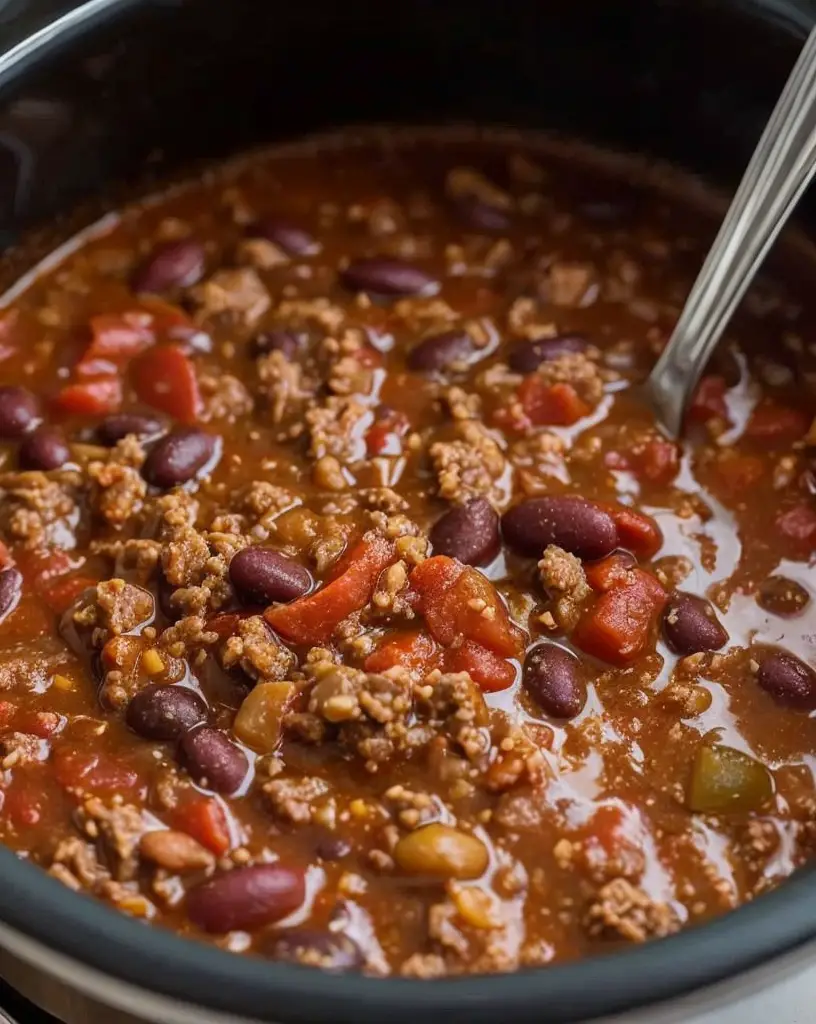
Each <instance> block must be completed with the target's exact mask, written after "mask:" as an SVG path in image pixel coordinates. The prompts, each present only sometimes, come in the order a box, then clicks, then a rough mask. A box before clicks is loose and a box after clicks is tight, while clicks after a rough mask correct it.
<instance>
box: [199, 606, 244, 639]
mask: <svg viewBox="0 0 816 1024" xmlns="http://www.w3.org/2000/svg"><path fill="white" fill-rule="evenodd" d="M250 614H251V613H250ZM243 617H244V616H243V615H242V614H241V613H240V612H221V613H220V614H218V615H213V616H212V618H210V619H207V632H210V633H217V634H218V638H219V640H229V638H230V637H231V636H235V634H236V633H237V632H238V623H239V622H240V621H241V619H242V618H243Z"/></svg>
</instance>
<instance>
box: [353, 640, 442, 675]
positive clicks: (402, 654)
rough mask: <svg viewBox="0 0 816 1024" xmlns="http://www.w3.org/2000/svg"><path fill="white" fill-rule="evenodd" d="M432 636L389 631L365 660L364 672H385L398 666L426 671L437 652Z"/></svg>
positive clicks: (428, 670)
mask: <svg viewBox="0 0 816 1024" xmlns="http://www.w3.org/2000/svg"><path fill="white" fill-rule="evenodd" d="M438 653H439V652H438V648H437V646H436V644H435V643H434V640H433V637H430V636H428V634H427V633H419V632H416V631H414V632H404V633H402V632H400V633H390V634H389V635H388V636H386V637H385V638H384V640H383V641H382V642H381V643H380V645H379V647H377V649H376V650H375V651H373V652H372V653H371V654H369V656H368V657H367V658H366V660H365V665H364V666H363V667H364V668H365V670H366V672H386V671H387V670H388V669H389V668H395V667H396V666H398V665H399V666H400V667H402V668H407V669H412V670H413V671H415V672H420V673H423V674H424V673H427V672H430V670H431V668H432V667H433V663H434V661H435V659H436V657H437V654H438Z"/></svg>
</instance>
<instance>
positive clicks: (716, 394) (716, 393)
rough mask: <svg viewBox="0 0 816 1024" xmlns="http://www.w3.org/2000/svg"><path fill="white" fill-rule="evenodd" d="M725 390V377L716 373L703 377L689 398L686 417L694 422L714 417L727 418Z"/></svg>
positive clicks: (703, 421) (702, 421)
mask: <svg viewBox="0 0 816 1024" xmlns="http://www.w3.org/2000/svg"><path fill="white" fill-rule="evenodd" d="M727 390H728V388H727V385H726V382H725V377H720V376H719V375H718V374H712V375H711V376H709V377H703V379H702V380H701V381H700V383H699V384H698V385H697V390H696V391H695V392H694V396H693V397H692V399H691V404H690V405H689V409H688V414H687V415H688V418H689V419H690V420H693V421H694V422H696V423H705V422H706V421H707V420H711V419H715V418H717V419H722V420H728V406H727V404H726V401H725V393H726V391H727Z"/></svg>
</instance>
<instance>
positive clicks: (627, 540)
mask: <svg viewBox="0 0 816 1024" xmlns="http://www.w3.org/2000/svg"><path fill="white" fill-rule="evenodd" d="M609 514H610V515H611V516H612V518H613V519H614V520H615V526H617V528H618V539H619V540H620V543H621V547H624V548H626V549H627V551H631V552H632V554H633V555H636V556H637V557H638V558H652V557H654V555H656V554H657V552H658V551H659V550H660V548H661V546H662V544H663V534H662V533H661V532H660V527H659V526H658V525H657V523H656V522H655V521H654V519H652V517H651V516H647V515H645V514H644V513H643V512H636V511H635V510H634V509H633V508H627V507H625V506H617V507H615V506H609Z"/></svg>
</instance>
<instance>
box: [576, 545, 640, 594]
mask: <svg viewBox="0 0 816 1024" xmlns="http://www.w3.org/2000/svg"><path fill="white" fill-rule="evenodd" d="M634 567H635V560H634V558H632V556H631V555H630V554H629V553H628V552H626V551H616V552H615V553H614V554H611V555H607V556H606V558H601V559H600V560H599V561H597V562H589V563H587V564H586V565H585V566H584V574H585V575H586V579H587V583H588V584H589V585H590V586H591V587H592V589H593V590H598V591H600V592H601V593H602V594H603V593H606V591H607V590H611V589H612V588H613V587H620V586H626V584H627V583H629V582H630V577H629V572H630V570H631V569H633V568H634Z"/></svg>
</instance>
